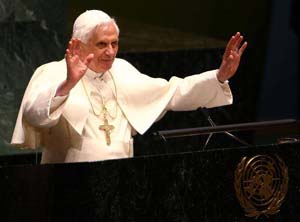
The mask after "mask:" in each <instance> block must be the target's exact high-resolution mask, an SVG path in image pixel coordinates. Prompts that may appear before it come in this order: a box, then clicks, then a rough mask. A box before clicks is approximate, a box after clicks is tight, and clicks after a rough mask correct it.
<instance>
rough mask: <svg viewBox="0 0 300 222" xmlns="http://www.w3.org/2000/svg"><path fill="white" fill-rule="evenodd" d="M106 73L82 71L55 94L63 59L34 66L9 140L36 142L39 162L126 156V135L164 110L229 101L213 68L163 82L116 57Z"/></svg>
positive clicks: (130, 144) (129, 153)
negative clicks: (40, 149) (73, 82)
mask: <svg viewBox="0 0 300 222" xmlns="http://www.w3.org/2000/svg"><path fill="white" fill-rule="evenodd" d="M109 72H110V73H111V75H110V74H109ZM109 72H105V73H104V74H103V76H102V77H100V74H99V73H95V72H93V71H91V70H88V71H87V73H86V74H85V76H84V77H83V78H82V80H81V81H80V82H78V83H77V85H76V86H75V87H74V88H73V89H72V90H71V92H70V93H69V95H68V96H66V97H61V98H60V97H55V94H56V90H57V88H58V86H59V85H60V84H61V83H62V81H64V80H65V79H66V74H67V69H66V62H65V60H61V61H59V62H51V63H48V64H44V65H42V66H40V67H39V68H37V70H36V71H35V73H34V74H33V76H32V78H31V80H30V82H29V84H28V86H27V89H26V91H25V94H24V97H23V100H22V103H21V107H20V110H19V114H18V118H17V122H16V126H15V130H14V133H13V137H12V141H11V143H12V144H14V145H17V146H20V147H27V148H33V149H34V148H37V147H40V146H42V147H43V154H42V163H62V162H85V161H98V160H106V159H118V158H128V157H132V155H133V139H132V136H133V135H134V134H135V133H136V132H138V133H140V134H143V133H144V132H145V131H146V130H147V129H148V128H149V127H150V126H151V125H152V124H153V123H154V122H155V121H156V120H158V119H159V118H161V117H162V116H163V115H164V114H165V112H166V111H168V110H173V111H185V110H195V109H197V108H199V107H206V108H210V107H215V106H223V105H228V104H231V103H232V94H231V91H230V88H229V85H228V83H227V82H226V83H224V84H221V83H220V82H219V81H218V80H217V78H216V73H217V70H213V71H208V72H204V73H201V74H198V75H192V76H188V77H186V78H184V79H182V78H178V77H172V78H171V79H170V80H169V81H166V80H165V79H161V78H151V77H149V76H147V75H144V74H141V73H140V72H139V71H138V70H136V69H135V68H134V67H133V66H132V65H131V64H129V63H128V62H127V61H125V60H123V59H118V58H116V59H115V61H114V63H113V66H112V68H111V69H110V70H109ZM112 76H113V78H112ZM103 100H104V101H103ZM103 102H104V103H105V106H106V107H107V109H108V115H107V116H108V117H107V119H108V122H109V124H110V125H113V126H114V129H113V130H111V134H110V138H111V144H110V145H107V140H106V134H105V132H104V131H103V130H100V129H99V126H100V125H103V124H104V119H103V112H102V109H103Z"/></svg>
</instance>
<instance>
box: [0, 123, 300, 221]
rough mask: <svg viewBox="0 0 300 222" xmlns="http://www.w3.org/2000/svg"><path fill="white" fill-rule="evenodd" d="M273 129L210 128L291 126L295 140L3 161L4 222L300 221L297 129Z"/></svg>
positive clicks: (220, 130) (0, 195)
mask: <svg viewBox="0 0 300 222" xmlns="http://www.w3.org/2000/svg"><path fill="white" fill-rule="evenodd" d="M268 124H270V123H264V124H262V125H263V126H257V125H256V126H253V125H251V124H250V125H249V124H248V125H247V124H246V125H243V124H242V125H238V126H236V127H240V128H239V130H236V128H235V126H229V127H228V126H227V127H226V126H220V127H217V128H214V129H213V128H209V129H204V130H208V131H209V132H208V133H224V132H229V133H230V134H232V135H234V134H235V133H238V132H240V131H243V130H245V129H246V128H247V127H248V128H247V129H249V127H250V128H252V127H258V128H261V127H263V131H266V130H267V129H266V128H267V127H269V128H272V130H274V129H275V128H276V127H277V128H278V127H279V128H285V126H288V127H287V128H289V129H291V128H293V129H294V132H293V137H286V135H284V137H280V138H277V139H276V141H275V142H273V143H268V144H266V143H263V144H259V145H257V144H254V145H253V144H252V145H251V144H250V143H249V141H246V140H245V138H243V139H242V140H243V141H244V140H245V141H246V142H247V143H249V144H250V145H249V146H248V145H245V144H240V146H233V147H216V148H206V149H204V150H203V149H200V150H192V151H188V150H184V151H183V152H176V153H174V152H169V153H163V154H155V155H144V156H143V155H139V156H137V157H135V158H130V159H120V160H109V161H101V162H91V163H72V164H45V165H39V164H34V163H30V161H31V158H32V159H34V157H32V156H30V155H27V156H26V155H24V156H23V157H22V158H25V159H26V158H27V160H26V161H25V160H24V161H25V162H23V163H22V164H20V163H19V164H17V162H18V161H20V158H21V156H19V157H2V166H1V168H0V200H1V206H0V211H1V218H2V221H21V220H22V221H31V222H34V221H39V222H40V221H55V222H56V221H72V222H76V221H89V222H93V221H95V222H96V221H138V222H140V221H155V222H160V221H162V222H166V221H174V222H175V221H202V222H216V221H222V222H225V221H226V222H227V221H228V222H229V221H230V222H234V221H237V222H240V221H277V222H287V221H288V222H299V221H300V211H299V209H300V173H299V172H300V164H299V160H300V143H299V141H298V140H299V124H298V122H297V121H287V122H284V123H283V122H276V124H277V125H276V124H275V125H272V124H270V125H268ZM286 124H287V125H286ZM230 127H232V128H230ZM243 127H245V128H243ZM193 130H194V131H193ZM199 130H200V131H199ZM204 130H203V129H202V131H201V129H188V130H187V131H185V130H184V129H181V130H177V131H173V132H168V131H167V132H165V131H160V132H157V133H156V136H158V137H162V136H163V137H164V139H165V140H169V139H170V140H172V138H167V136H170V135H171V134H172V133H173V136H174V135H175V134H177V136H179V135H180V133H185V134H188V133H187V132H188V131H189V132H191V131H193V134H199V133H200V134H202V133H204ZM235 130H236V131H235ZM267 131H270V129H269V130H267ZM286 132H287V131H286ZM286 132H285V133H286ZM174 133H175V134H174ZM206 133H207V132H206ZM294 133H295V134H294ZM283 134H284V133H283ZM283 134H282V135H283ZM287 134H289V135H291V134H290V132H288V133H287ZM214 136H215V135H212V136H211V139H212V138H213V137H214ZM234 136H235V137H236V135H234ZM230 138H231V137H230ZM252 138H253V134H252ZM231 139H232V138H231ZM278 139H279V140H278ZM164 143H166V141H164ZM157 144H158V143H153V145H154V146H155V145H157ZM181 146H182V145H181ZM10 158H11V160H10V161H8V159H10ZM18 158H19V159H18ZM12 160H13V161H12ZM14 161H15V162H14Z"/></svg>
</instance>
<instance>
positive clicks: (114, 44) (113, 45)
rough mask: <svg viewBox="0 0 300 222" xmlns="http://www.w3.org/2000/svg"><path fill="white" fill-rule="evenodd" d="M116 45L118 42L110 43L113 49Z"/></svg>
mask: <svg viewBox="0 0 300 222" xmlns="http://www.w3.org/2000/svg"><path fill="white" fill-rule="evenodd" d="M118 45H119V42H112V43H111V46H112V47H113V48H115V47H117V46H118Z"/></svg>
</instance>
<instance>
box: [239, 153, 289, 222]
mask: <svg viewBox="0 0 300 222" xmlns="http://www.w3.org/2000/svg"><path fill="white" fill-rule="evenodd" d="M234 188H235V192H236V196H237V198H238V200H239V202H240V204H241V206H242V207H243V208H244V211H245V213H246V214H245V215H246V216H247V217H254V218H255V219H257V218H258V217H260V216H262V215H265V216H266V217H269V216H270V215H274V214H276V213H278V212H279V211H280V206H281V204H282V202H283V200H284V197H285V195H286V193H287V190H288V168H287V167H286V165H285V164H284V162H283V161H282V160H281V159H280V158H279V157H278V156H277V155H274V156H273V155H272V156H269V155H257V156H254V157H252V158H247V157H244V158H242V160H241V162H240V163H239V164H238V166H237V168H236V170H235V183H234Z"/></svg>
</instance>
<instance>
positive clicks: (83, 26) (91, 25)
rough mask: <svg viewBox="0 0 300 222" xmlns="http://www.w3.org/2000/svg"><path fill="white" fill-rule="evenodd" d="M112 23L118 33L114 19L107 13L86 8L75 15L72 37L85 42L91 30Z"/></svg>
mask: <svg viewBox="0 0 300 222" xmlns="http://www.w3.org/2000/svg"><path fill="white" fill-rule="evenodd" d="M111 22H112V23H113V24H114V25H115V27H116V29H117V33H118V35H119V32H120V30H119V27H118V25H117V23H116V21H115V20H114V19H113V18H111V17H110V16H109V15H108V14H106V13H105V12H103V11H100V10H87V11H85V12H84V13H82V14H81V15H79V16H78V17H77V19H76V20H75V22H74V25H73V34H72V38H77V39H79V40H80V41H82V42H84V43H87V42H88V40H89V38H90V37H91V35H92V32H93V31H94V29H95V28H96V27H97V26H101V25H105V24H108V23H111Z"/></svg>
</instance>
